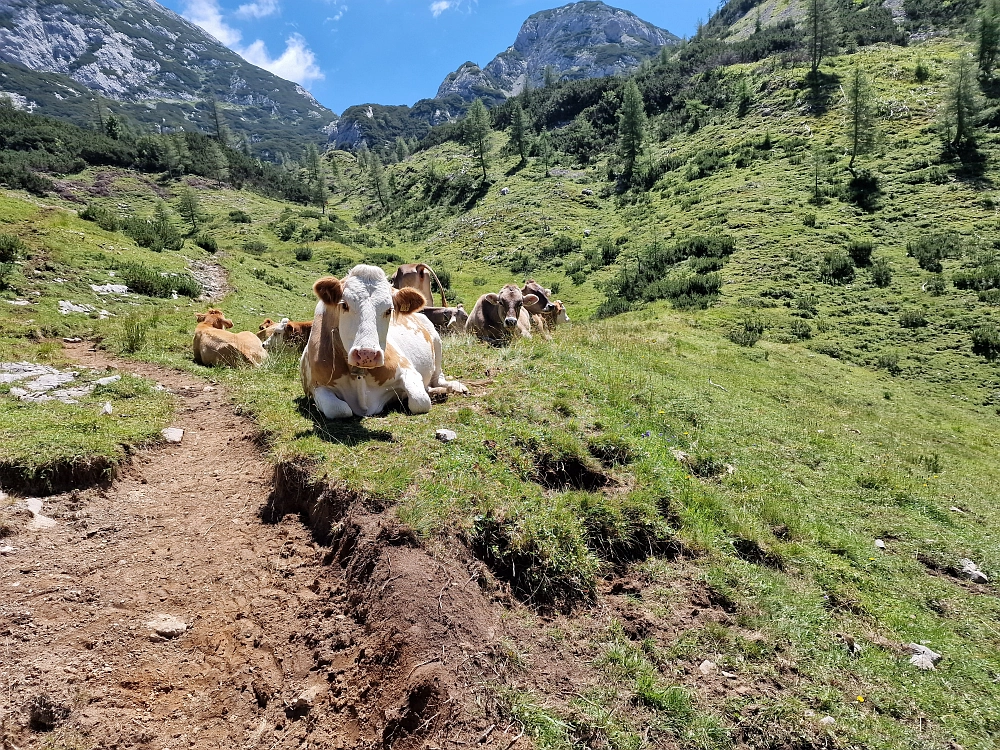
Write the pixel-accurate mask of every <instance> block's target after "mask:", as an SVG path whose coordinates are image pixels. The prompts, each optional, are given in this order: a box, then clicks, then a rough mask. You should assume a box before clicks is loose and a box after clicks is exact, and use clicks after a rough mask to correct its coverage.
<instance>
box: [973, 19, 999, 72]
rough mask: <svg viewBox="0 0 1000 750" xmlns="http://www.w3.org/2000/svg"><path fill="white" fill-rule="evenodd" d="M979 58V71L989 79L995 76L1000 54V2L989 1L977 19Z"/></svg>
mask: <svg viewBox="0 0 1000 750" xmlns="http://www.w3.org/2000/svg"><path fill="white" fill-rule="evenodd" d="M976 42H977V57H978V58H979V71H980V72H981V73H982V74H983V75H984V76H986V77H987V78H989V77H990V76H992V75H993V66H994V65H996V61H997V54H998V53H1000V2H998V0H988V2H987V3H986V4H985V5H984V6H983V7H982V9H981V10H980V11H979V15H978V17H977V19H976Z"/></svg>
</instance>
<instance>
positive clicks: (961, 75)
mask: <svg viewBox="0 0 1000 750" xmlns="http://www.w3.org/2000/svg"><path fill="white" fill-rule="evenodd" d="M978 117H979V98H978V96H977V95H976V81H975V77H974V76H973V74H972V61H971V59H970V58H969V57H968V56H966V55H962V57H960V58H959V60H958V62H957V63H956V64H955V69H954V71H953V72H952V76H951V86H949V89H948V92H947V94H946V95H945V107H944V134H945V145H946V146H947V147H948V148H949V149H950V150H952V151H954V152H956V153H962V152H964V151H968V150H970V149H974V148H975V145H976V119H977V118H978Z"/></svg>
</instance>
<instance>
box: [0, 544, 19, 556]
mask: <svg viewBox="0 0 1000 750" xmlns="http://www.w3.org/2000/svg"><path fill="white" fill-rule="evenodd" d="M15 552H17V548H15V547H11V546H10V545H9V544H5V545H4V546H2V547H0V555H13V554H14V553H15Z"/></svg>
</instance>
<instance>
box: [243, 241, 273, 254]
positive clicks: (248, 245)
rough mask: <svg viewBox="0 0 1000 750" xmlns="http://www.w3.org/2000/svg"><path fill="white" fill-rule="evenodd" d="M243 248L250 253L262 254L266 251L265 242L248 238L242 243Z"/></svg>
mask: <svg viewBox="0 0 1000 750" xmlns="http://www.w3.org/2000/svg"><path fill="white" fill-rule="evenodd" d="M243 250H244V251H245V252H248V253H250V255H263V254H264V253H266V252H267V243H266V242H261V241H260V240H248V241H246V242H244V243H243Z"/></svg>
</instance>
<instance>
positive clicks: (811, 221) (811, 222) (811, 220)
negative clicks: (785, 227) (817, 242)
mask: <svg viewBox="0 0 1000 750" xmlns="http://www.w3.org/2000/svg"><path fill="white" fill-rule="evenodd" d="M802 223H803V224H805V225H806V226H807V227H810V228H815V227H816V214H811V213H810V214H805V215H804V216H803V217H802Z"/></svg>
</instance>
